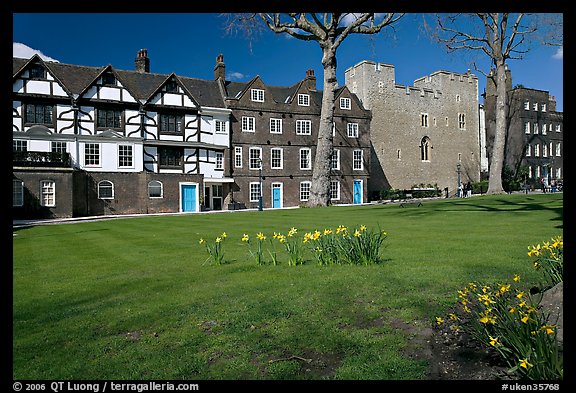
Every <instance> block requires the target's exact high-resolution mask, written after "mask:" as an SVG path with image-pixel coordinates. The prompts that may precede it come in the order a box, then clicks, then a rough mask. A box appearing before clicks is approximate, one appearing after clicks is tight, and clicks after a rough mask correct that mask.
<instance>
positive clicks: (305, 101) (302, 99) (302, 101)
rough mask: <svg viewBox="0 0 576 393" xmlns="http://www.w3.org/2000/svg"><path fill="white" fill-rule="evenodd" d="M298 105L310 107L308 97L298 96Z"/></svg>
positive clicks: (304, 95)
mask: <svg viewBox="0 0 576 393" xmlns="http://www.w3.org/2000/svg"><path fill="white" fill-rule="evenodd" d="M298 105H300V106H310V96H309V95H308V94H298Z"/></svg>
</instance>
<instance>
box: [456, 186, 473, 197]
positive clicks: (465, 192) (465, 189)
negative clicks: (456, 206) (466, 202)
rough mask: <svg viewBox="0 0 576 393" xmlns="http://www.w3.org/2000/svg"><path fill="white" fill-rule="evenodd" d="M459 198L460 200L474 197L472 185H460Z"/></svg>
mask: <svg viewBox="0 0 576 393" xmlns="http://www.w3.org/2000/svg"><path fill="white" fill-rule="evenodd" d="M458 196H459V197H460V198H468V197H471V196H472V183H470V182H468V183H465V184H463V183H460V184H458Z"/></svg>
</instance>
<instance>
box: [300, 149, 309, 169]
mask: <svg viewBox="0 0 576 393" xmlns="http://www.w3.org/2000/svg"><path fill="white" fill-rule="evenodd" d="M303 153H305V155H306V157H304V156H303V155H302V154H303ZM303 159H306V160H307V163H308V165H307V166H302V164H303V163H305V162H304V161H303ZM298 161H299V162H300V170H303V171H309V170H311V169H312V149H310V148H309V147H303V148H301V149H300V151H299V152H298Z"/></svg>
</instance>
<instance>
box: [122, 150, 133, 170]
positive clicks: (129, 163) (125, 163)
mask: <svg viewBox="0 0 576 393" xmlns="http://www.w3.org/2000/svg"><path fill="white" fill-rule="evenodd" d="M133 166H134V163H133V152H132V145H118V167H119V168H126V167H129V168H131V167H133Z"/></svg>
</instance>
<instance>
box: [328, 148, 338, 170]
mask: <svg viewBox="0 0 576 393" xmlns="http://www.w3.org/2000/svg"><path fill="white" fill-rule="evenodd" d="M330 169H332V170H334V171H339V170H340V149H333V150H332V155H331V156H330Z"/></svg>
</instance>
